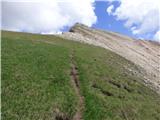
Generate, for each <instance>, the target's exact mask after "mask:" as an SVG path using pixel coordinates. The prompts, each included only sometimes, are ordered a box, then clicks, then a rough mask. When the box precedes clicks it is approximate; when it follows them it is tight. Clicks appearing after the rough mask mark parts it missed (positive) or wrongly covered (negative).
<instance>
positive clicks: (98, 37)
mask: <svg viewBox="0 0 160 120" xmlns="http://www.w3.org/2000/svg"><path fill="white" fill-rule="evenodd" d="M59 36H60V37H63V38H68V39H71V40H74V41H79V42H83V43H88V44H92V45H95V46H100V47H103V48H105V49H108V50H111V51H113V52H115V53H117V54H118V55H120V56H122V57H124V58H126V59H127V60H130V61H131V62H133V63H135V64H136V65H139V66H140V67H141V68H143V69H144V71H145V72H144V78H145V81H144V82H145V84H146V85H148V86H150V87H151V88H152V89H154V90H155V91H157V93H159V94H160V75H159V73H160V53H159V52H158V51H160V44H159V43H158V42H154V41H146V40H136V39H134V38H130V37H128V36H126V35H121V34H119V33H114V32H110V31H102V30H98V29H93V28H89V27H87V26H85V25H83V24H80V23H76V24H75V25H74V26H73V27H71V28H70V30H69V32H65V33H63V34H62V35H59Z"/></svg>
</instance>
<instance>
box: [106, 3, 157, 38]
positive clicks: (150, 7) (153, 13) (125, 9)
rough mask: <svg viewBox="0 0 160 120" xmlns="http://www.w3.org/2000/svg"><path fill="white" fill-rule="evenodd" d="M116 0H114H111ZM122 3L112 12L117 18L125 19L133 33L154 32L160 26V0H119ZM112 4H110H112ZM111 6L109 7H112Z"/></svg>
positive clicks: (126, 24)
mask: <svg viewBox="0 0 160 120" xmlns="http://www.w3.org/2000/svg"><path fill="white" fill-rule="evenodd" d="M110 1H112V2H113V1H114V0H110ZM118 1H119V2H120V5H119V6H118V7H117V8H115V12H113V13H112V15H113V16H116V19H117V20H124V21H125V26H126V27H127V28H129V29H130V30H131V31H132V33H133V34H136V35H144V34H150V33H154V32H156V31H158V30H159V28H160V11H159V8H160V4H159V0H118ZM112 5H113V4H111V5H110V6H112ZM110 6H109V7H110Z"/></svg>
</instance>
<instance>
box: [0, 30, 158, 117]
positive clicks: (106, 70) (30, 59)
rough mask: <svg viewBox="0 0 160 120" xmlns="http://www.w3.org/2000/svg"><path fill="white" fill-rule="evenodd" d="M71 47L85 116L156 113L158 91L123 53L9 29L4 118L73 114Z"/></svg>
mask: <svg viewBox="0 0 160 120" xmlns="http://www.w3.org/2000/svg"><path fill="white" fill-rule="evenodd" d="M73 50H74V51H75V52H74V54H75V62H76V65H77V68H78V72H79V83H80V91H81V95H82V96H84V103H85V105H84V106H85V108H84V111H83V119H84V120H159V119H160V97H159V96H158V95H157V94H156V93H154V92H153V91H152V90H150V89H149V88H147V87H145V86H144V85H143V84H142V83H141V81H142V80H143V78H142V77H141V74H142V73H140V68H138V67H137V66H135V65H134V64H132V63H131V62H129V61H127V60H126V59H124V58H122V57H120V56H118V55H116V54H114V53H113V52H110V51H108V50H105V49H103V48H99V47H94V46H91V45H86V44H81V43H78V42H73V41H68V40H63V39H62V38H58V37H55V36H42V35H32V34H25V33H13V32H2V83H1V84H2V119H3V120H53V119H54V118H55V116H57V115H61V116H66V117H67V118H70V119H71V118H72V117H73V116H74V114H75V113H76V110H77V108H76V106H77V104H78V103H77V101H78V96H77V94H76V92H75V90H74V87H73V86H72V84H71V77H70V70H71V66H70V64H71V60H70V55H71V53H72V51H73Z"/></svg>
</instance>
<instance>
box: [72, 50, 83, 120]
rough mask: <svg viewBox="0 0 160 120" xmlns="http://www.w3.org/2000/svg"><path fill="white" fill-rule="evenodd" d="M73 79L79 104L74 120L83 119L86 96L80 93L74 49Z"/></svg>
mask: <svg viewBox="0 0 160 120" xmlns="http://www.w3.org/2000/svg"><path fill="white" fill-rule="evenodd" d="M70 57H71V81H72V85H73V87H74V89H75V92H76V94H77V96H78V104H77V112H76V113H75V115H74V116H73V120H82V117H83V110H84V98H83V96H82V95H81V93H80V84H79V76H78V68H77V66H76V63H75V58H74V57H75V51H74V50H73V51H72V54H71V56H70Z"/></svg>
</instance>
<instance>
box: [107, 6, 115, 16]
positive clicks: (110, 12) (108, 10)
mask: <svg viewBox="0 0 160 120" xmlns="http://www.w3.org/2000/svg"><path fill="white" fill-rule="evenodd" d="M113 9H114V6H113V5H110V6H109V7H108V8H107V13H108V14H109V15H111V14H112V11H113Z"/></svg>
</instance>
